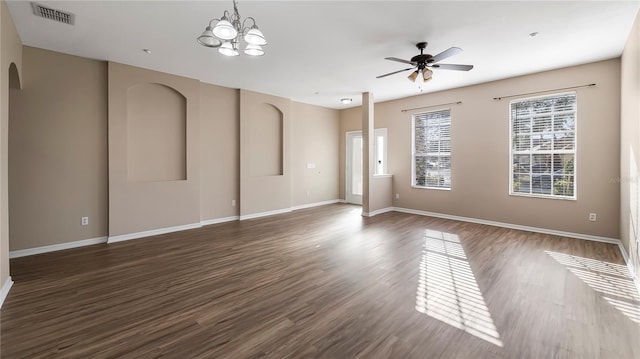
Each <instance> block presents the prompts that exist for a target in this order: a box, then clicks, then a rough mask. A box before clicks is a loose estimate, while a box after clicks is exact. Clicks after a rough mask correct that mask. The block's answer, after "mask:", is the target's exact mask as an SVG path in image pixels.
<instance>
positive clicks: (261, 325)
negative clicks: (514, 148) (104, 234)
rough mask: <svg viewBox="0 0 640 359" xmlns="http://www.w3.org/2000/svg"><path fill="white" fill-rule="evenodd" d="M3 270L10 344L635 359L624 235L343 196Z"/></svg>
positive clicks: (63, 349) (54, 350) (639, 316)
mask: <svg viewBox="0 0 640 359" xmlns="http://www.w3.org/2000/svg"><path fill="white" fill-rule="evenodd" d="M11 270H12V275H13V279H14V281H15V284H14V286H13V288H12V290H11V292H10V293H9V296H8V298H7V300H6V302H5V304H4V307H3V308H2V318H1V320H2V321H1V338H0V340H1V345H2V349H1V354H2V358H44V357H46V358H51V357H60V358H103V357H104V358H154V357H161V356H162V357H168V358H258V357H268V358H278V359H282V358H494V357H495V358H640V309H639V308H640V298H639V296H638V292H637V291H636V290H635V288H634V287H633V283H632V281H631V278H630V277H629V274H628V273H627V271H626V268H625V266H624V265H623V260H622V258H621V255H620V253H619V252H618V249H617V247H616V246H614V245H610V244H604V243H596V242H589V241H584V240H578V239H570V238H561V237H556V236H551V235H543V234H535V233H530V232H523V231H517V230H509V229H503V228H496V227H490V226H484V225H477V224H471V223H464V222H456V221H450V220H444V219H436V218H429V217H421V216H415V215H408V214H401V213H386V214H383V215H379V216H376V217H374V218H363V217H361V216H360V208H359V207H354V206H349V205H330V206H323V207H318V208H312V209H305V210H300V211H296V212H293V213H290V214H284V215H277V216H272V217H267V218H261V219H254V220H247V221H242V222H231V223H225V224H219V225H213V226H207V227H203V228H201V229H195V230H189V231H184V232H179V233H173V234H166V235H161V236H156V237H150V238H145V239H138V240H133V241H129V242H122V243H116V244H110V245H106V244H105V245H95V246H91V247H85V248H80V249H74V250H68V251H63V252H57V253H49V254H45V255H38V256H32V257H25V258H19V259H14V260H12V261H11Z"/></svg>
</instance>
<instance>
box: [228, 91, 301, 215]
mask: <svg viewBox="0 0 640 359" xmlns="http://www.w3.org/2000/svg"><path fill="white" fill-rule="evenodd" d="M265 106H267V107H268V108H269V111H267V112H266V113H265V112H264V108H265ZM265 116H267V117H268V118H267V120H268V121H269V122H273V121H272V120H273V119H272V118H271V117H272V116H279V117H280V120H281V126H282V127H281V131H282V137H281V138H282V141H281V143H274V142H273V140H272V139H271V138H264V139H262V138H260V136H255V134H257V130H258V129H260V128H262V127H263V123H262V121H261V120H262V119H264V118H265ZM278 146H279V147H280V148H281V152H279V153H281V156H282V158H281V161H282V162H281V163H282V175H275V174H274V175H262V174H260V171H256V170H255V169H253V168H252V166H254V167H255V166H259V165H260V164H261V163H262V162H263V161H270V162H273V161H274V160H277V159H274V158H273V152H274V151H275V152H278V151H277V149H274V147H278ZM259 149H264V150H265V151H264V153H262V152H261V151H259ZM290 159H291V100H289V99H286V98H282V97H276V96H269V95H264V94H260V93H257V92H252V91H247V90H240V215H241V216H247V215H253V214H258V213H263V212H270V211H277V210H286V209H288V208H290V207H291V170H290V162H291V160H290Z"/></svg>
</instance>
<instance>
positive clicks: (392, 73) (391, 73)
mask: <svg viewBox="0 0 640 359" xmlns="http://www.w3.org/2000/svg"><path fill="white" fill-rule="evenodd" d="M413 69H414V68H413V67H409V68H407V69H403V70H398V71H394V72H389V73H388V74H384V75H380V76H376V78H377V79H381V78H383V77H387V76H390V75H394V74H397V73H398V72H403V71H408V70H413Z"/></svg>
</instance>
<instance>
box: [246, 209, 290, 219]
mask: <svg viewBox="0 0 640 359" xmlns="http://www.w3.org/2000/svg"><path fill="white" fill-rule="evenodd" d="M289 212H291V208H290V207H289V208H282V209H276V210H273V211H267V212H259V213H251V214H244V215H242V214H241V215H240V220H241V221H244V220H245V219H253V218H260V217H267V216H273V215H275V214H282V213H289Z"/></svg>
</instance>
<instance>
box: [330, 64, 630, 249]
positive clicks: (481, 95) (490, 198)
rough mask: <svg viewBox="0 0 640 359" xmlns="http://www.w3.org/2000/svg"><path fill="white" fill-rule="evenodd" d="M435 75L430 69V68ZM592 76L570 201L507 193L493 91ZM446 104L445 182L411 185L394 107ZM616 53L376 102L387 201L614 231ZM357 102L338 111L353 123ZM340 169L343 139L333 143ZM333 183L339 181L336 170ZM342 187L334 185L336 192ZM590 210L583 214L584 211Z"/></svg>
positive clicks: (401, 121) (502, 128) (402, 127)
mask: <svg viewBox="0 0 640 359" xmlns="http://www.w3.org/2000/svg"><path fill="white" fill-rule="evenodd" d="M436 75H437V74H436ZM589 83H597V86H595V87H591V88H581V89H578V90H576V91H577V94H578V154H577V175H578V179H577V191H578V192H577V196H578V199H577V200H576V201H567V200H550V199H538V198H525V197H514V196H509V194H508V193H509V188H508V186H509V100H502V101H495V100H493V97H496V96H507V95H512V94H520V93H528V92H535V91H541V90H548V89H555V88H564V87H568V86H575V85H582V84H589ZM455 101H462V102H463V103H462V104H461V105H453V106H451V116H452V136H453V144H452V157H453V160H452V171H453V178H452V190H451V191H441V190H426V189H415V188H411V185H410V183H411V178H410V176H411V116H410V114H409V113H405V112H401V110H402V109H408V108H415V107H420V106H428V105H435V104H440V103H450V102H455ZM619 101H620V60H619V59H614V60H609V61H603V62H597V63H592V64H587V65H581V66H575V67H569V68H565V69H559V70H554V71H549V72H543V73H537V74H532V75H527V76H521V77H516V78H511V79H506V80H501V81H495V82H491V83H485V84H480V85H476V86H469V87H464V88H459V89H454V90H448V91H442V92H437V93H431V94H425V95H421V96H415V97H410V98H405V99H400V100H394V101H388V102H383V103H378V104H376V106H375V117H376V118H375V127H386V128H388V171H389V173H392V174H393V175H394V178H393V184H394V186H393V187H394V191H393V192H394V193H398V194H399V195H400V198H399V199H395V198H394V199H393V203H394V206H396V207H404V208H411V209H416V210H422V211H430V212H437V213H443V214H449V215H456V216H463V217H470V218H477V219H484V220H490V221H497V222H504V223H510V224H518V225H524V226H532V227H539V228H546V229H553V230H560V231H567V232H573V233H582V234H589V235H595V236H603V237H609V238H619V215H618V213H619V192H620V191H619V186H618V184H617V183H616V181H615V180H612V179H615V178H617V177H618V173H619V168H620V166H619V163H618V160H617V158H618V156H619V154H618V152H619V150H618V148H619V144H620V142H619V136H620V135H619V131H620V122H619V118H620V109H619V108H620V105H619ZM359 115H360V112H359V110H358V109H349V110H344V111H342V113H341V117H340V120H341V128H340V129H341V140H340V141H341V142H342V141H344V136H345V135H344V131H346V130H349V129H353V124H354V123H357V121H358V120H359V119H358V116H359ZM340 148H341V154H340V160H341V169H342V168H344V163H343V157H344V145H343V144H341V146H340ZM340 186H341V188H342V187H343V186H344V175H343V174H342V172H341V176H340ZM341 195H342V192H341ZM590 212H595V213H597V214H598V221H597V222H589V221H588V220H587V217H588V214H589V213H590Z"/></svg>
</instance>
